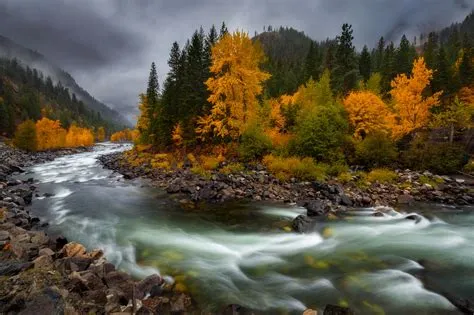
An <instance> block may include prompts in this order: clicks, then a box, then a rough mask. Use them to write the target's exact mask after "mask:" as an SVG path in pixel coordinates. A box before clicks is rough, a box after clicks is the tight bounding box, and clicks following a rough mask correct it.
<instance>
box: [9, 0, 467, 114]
mask: <svg viewBox="0 0 474 315" xmlns="http://www.w3.org/2000/svg"><path fill="white" fill-rule="evenodd" d="M473 9H474V0H286V1H285V0H240V1H239V0H228V1H224V0H221V1H219V0H202V1H199V0H166V1H165V0H161V1H160V0H80V1H78V0H0V34H1V35H4V36H6V37H9V38H10V39H12V40H14V41H16V42H17V43H19V44H21V45H23V46H26V47H28V48H31V49H34V50H37V51H39V52H40V53H42V54H43V55H45V56H46V57H47V58H48V59H50V60H51V61H53V62H55V63H56V64H57V65H58V66H60V67H62V68H63V69H65V70H66V71H68V72H70V73H71V74H72V76H73V77H74V78H75V79H76V81H77V82H78V83H79V85H81V86H82V87H84V88H85V89H86V90H88V91H89V92H90V93H91V94H92V95H93V96H94V97H96V98H98V99H100V100H101V101H103V102H105V103H106V104H108V105H110V106H111V107H114V108H116V109H117V110H119V111H120V112H121V113H123V114H124V115H125V116H126V117H128V118H129V119H131V120H134V119H135V116H136V114H137V101H138V96H137V95H138V93H140V92H142V91H144V90H145V89H146V86H145V84H146V79H147V75H148V71H149V66H150V63H151V62H152V61H155V62H156V63H157V67H158V72H159V73H158V74H159V76H160V80H163V78H164V76H165V75H166V72H167V71H168V68H167V64H166V61H167V59H168V54H169V49H170V47H171V44H172V42H173V41H178V43H180V45H182V44H183V43H184V42H185V41H186V39H187V38H189V37H190V36H191V34H192V32H193V31H194V30H195V29H196V28H199V27H200V26H201V25H202V26H203V27H204V29H205V30H207V29H208V28H209V27H210V26H211V25H212V24H216V25H220V24H221V22H222V21H225V22H226V24H227V25H228V27H229V29H230V30H232V29H235V28H240V29H244V30H246V31H248V32H249V33H250V35H253V34H254V32H255V31H258V32H261V31H262V30H263V26H264V25H272V26H274V27H278V26H280V25H283V26H292V27H294V28H296V29H299V30H301V31H304V32H305V33H306V34H308V35H309V36H311V37H312V38H313V39H316V40H323V39H326V38H327V37H334V36H336V35H337V34H338V33H339V32H340V28H341V25H342V23H345V22H347V23H350V24H352V25H353V29H354V36H355V44H356V46H357V47H361V45H363V44H365V43H367V44H368V45H369V46H374V45H375V43H376V41H377V39H378V38H379V37H380V36H381V35H384V36H385V37H389V38H391V39H393V40H394V41H395V40H398V39H399V38H400V36H401V35H402V34H403V33H406V34H407V35H408V36H409V38H412V37H413V36H414V35H417V34H419V33H420V32H421V31H425V30H431V29H437V28H440V27H443V26H446V25H449V24H450V23H452V22H454V21H459V20H462V19H463V18H464V17H465V16H466V15H467V14H468V13H469V12H470V11H471V10H473Z"/></svg>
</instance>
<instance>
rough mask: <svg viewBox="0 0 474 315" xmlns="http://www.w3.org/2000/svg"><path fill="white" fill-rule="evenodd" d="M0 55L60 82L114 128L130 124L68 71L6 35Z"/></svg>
mask: <svg viewBox="0 0 474 315" xmlns="http://www.w3.org/2000/svg"><path fill="white" fill-rule="evenodd" d="M0 57H3V58H5V59H10V60H11V59H17V60H18V61H20V63H21V64H22V65H23V66H25V67H30V68H31V69H36V70H37V71H38V72H41V73H42V75H43V79H44V80H47V78H48V77H49V78H50V79H51V81H52V82H53V84H54V85H57V84H58V83H59V82H61V86H63V87H65V88H67V89H68V90H69V93H70V95H71V96H70V97H71V98H72V94H75V95H76V97H75V98H76V99H77V100H80V101H82V102H83V105H84V106H85V107H86V108H87V109H88V110H90V111H91V112H94V113H97V112H98V113H100V116H101V117H102V118H103V119H104V120H106V121H108V122H109V124H113V125H114V126H115V127H116V128H121V127H123V126H128V125H129V124H130V123H129V122H128V121H127V120H126V119H125V118H124V117H123V116H122V115H120V114H119V113H118V112H116V111H115V110H113V109H111V108H109V107H108V106H106V105H105V104H103V103H101V102H99V101H98V100H96V99H95V98H94V97H92V96H91V95H90V94H89V93H88V92H87V91H85V90H84V89H83V88H81V87H80V86H79V85H78V84H77V83H76V81H75V80H74V78H73V77H72V76H71V75H70V74H69V73H67V72H66V71H64V70H62V69H61V68H60V67H59V66H57V65H55V64H54V63H52V62H50V61H49V60H48V59H47V58H46V57H44V56H43V55H41V54H40V53H38V52H36V51H32V50H30V49H28V48H25V47H23V46H20V45H18V44H16V43H15V42H13V41H12V40H10V39H8V38H6V37H3V36H0Z"/></svg>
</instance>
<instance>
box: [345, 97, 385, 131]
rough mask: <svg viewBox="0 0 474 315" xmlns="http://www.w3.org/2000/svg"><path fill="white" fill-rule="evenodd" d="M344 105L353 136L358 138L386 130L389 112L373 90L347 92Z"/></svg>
mask: <svg viewBox="0 0 474 315" xmlns="http://www.w3.org/2000/svg"><path fill="white" fill-rule="evenodd" d="M344 107H345V109H346V111H347V113H348V115H349V122H350V124H351V125H352V127H353V128H354V137H355V138H358V139H360V138H364V137H365V136H366V135H368V134H371V133H374V132H384V131H387V128H388V122H389V121H388V118H389V117H390V116H391V112H390V110H389V109H388V108H387V106H386V104H385V103H384V102H383V101H382V99H381V98H380V97H379V96H377V95H376V94H374V93H373V92H370V91H357V92H351V93H349V95H348V96H347V97H346V98H345V99H344Z"/></svg>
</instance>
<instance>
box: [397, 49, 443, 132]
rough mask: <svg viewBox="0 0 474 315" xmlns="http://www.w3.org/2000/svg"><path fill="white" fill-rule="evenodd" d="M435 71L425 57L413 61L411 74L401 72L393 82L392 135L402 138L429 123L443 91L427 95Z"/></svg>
mask: <svg viewBox="0 0 474 315" xmlns="http://www.w3.org/2000/svg"><path fill="white" fill-rule="evenodd" d="M432 76H433V71H432V70H430V69H428V68H427V67H426V65H425V61H424V59H423V57H420V58H418V59H417V60H415V62H414V63H413V69H412V74H411V76H407V75H405V74H401V75H399V76H397V77H396V78H395V79H394V80H393V81H392V83H391V86H392V90H391V91H390V94H391V95H392V98H393V108H394V111H395V119H394V121H393V122H392V124H391V129H392V135H393V136H394V137H395V138H400V137H402V136H404V135H406V134H409V133H410V132H412V131H414V130H417V129H420V128H423V127H425V126H426V125H427V124H428V121H429V118H430V108H431V107H432V106H434V105H436V104H438V102H439V97H440V95H441V92H437V93H434V94H433V95H431V96H425V94H424V91H425V88H426V87H427V86H428V85H429V84H430V80H431V78H432Z"/></svg>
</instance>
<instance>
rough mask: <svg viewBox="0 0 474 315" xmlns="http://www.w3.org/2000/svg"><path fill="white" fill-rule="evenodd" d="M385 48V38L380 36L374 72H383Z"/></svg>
mask: <svg viewBox="0 0 474 315" xmlns="http://www.w3.org/2000/svg"><path fill="white" fill-rule="evenodd" d="M384 50H385V40H384V38H383V37H380V39H379V42H378V44H377V49H376V50H375V54H374V55H375V58H374V61H375V62H374V72H382V67H383V57H384Z"/></svg>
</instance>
